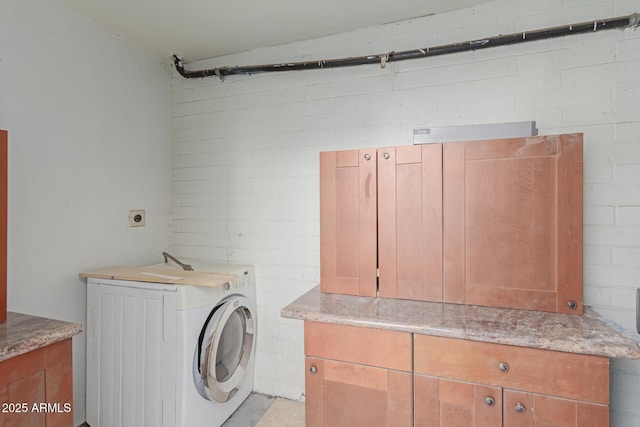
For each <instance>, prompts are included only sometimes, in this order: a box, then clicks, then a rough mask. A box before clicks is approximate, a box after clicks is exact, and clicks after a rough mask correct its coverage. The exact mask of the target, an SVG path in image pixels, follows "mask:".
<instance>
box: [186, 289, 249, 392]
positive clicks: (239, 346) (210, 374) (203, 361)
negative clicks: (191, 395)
mask: <svg viewBox="0 0 640 427" xmlns="http://www.w3.org/2000/svg"><path fill="white" fill-rule="evenodd" d="M251 307H252V305H251V304H250V303H249V300H248V299H247V298H246V297H243V296H239V295H234V296H230V297H228V298H226V299H224V300H223V301H221V302H220V303H219V304H218V305H217V306H216V307H215V308H214V309H213V310H211V313H210V314H209V317H208V318H207V321H206V322H205V324H204V326H203V327H202V331H201V332H200V337H199V339H198V343H197V344H196V349H195V352H194V355H193V380H194V382H195V384H196V388H197V389H198V392H199V393H200V395H201V396H202V397H204V398H205V399H208V400H212V401H216V402H220V403H224V402H226V401H228V400H229V399H231V398H232V397H233V395H234V394H235V393H236V391H237V390H238V387H239V386H240V384H241V383H242V380H243V379H244V375H245V373H246V370H247V365H248V364H249V361H250V359H251V356H252V353H253V351H254V342H255V330H256V325H255V315H254V313H253V309H252V308H251Z"/></svg>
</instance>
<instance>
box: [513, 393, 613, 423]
mask: <svg viewBox="0 0 640 427" xmlns="http://www.w3.org/2000/svg"><path fill="white" fill-rule="evenodd" d="M504 426H505V427H608V426H609V407H608V406H607V405H598V404H595V403H586V402H578V401H575V400H566V399H559V398H556V397H551V396H543V395H539V394H531V393H524V392H520V391H513V390H504Z"/></svg>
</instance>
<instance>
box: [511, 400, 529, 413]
mask: <svg viewBox="0 0 640 427" xmlns="http://www.w3.org/2000/svg"><path fill="white" fill-rule="evenodd" d="M513 409H514V410H515V411H516V412H520V413H522V412H524V411H526V408H525V407H524V406H523V405H522V403H520V402H518V403H516V406H514V407H513Z"/></svg>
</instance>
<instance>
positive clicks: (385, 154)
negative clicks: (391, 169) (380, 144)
mask: <svg viewBox="0 0 640 427" xmlns="http://www.w3.org/2000/svg"><path fill="white" fill-rule="evenodd" d="M382 157H384V158H385V159H388V158H389V157H391V154H389V153H387V152H386V151H385V152H384V154H383V155H382Z"/></svg>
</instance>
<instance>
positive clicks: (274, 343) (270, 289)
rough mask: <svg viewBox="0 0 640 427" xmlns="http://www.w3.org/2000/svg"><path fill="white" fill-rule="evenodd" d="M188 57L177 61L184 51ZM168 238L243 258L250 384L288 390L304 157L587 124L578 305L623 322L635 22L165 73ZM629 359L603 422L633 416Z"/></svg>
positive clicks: (472, 24)
mask: <svg viewBox="0 0 640 427" xmlns="http://www.w3.org/2000/svg"><path fill="white" fill-rule="evenodd" d="M637 9H638V4H637V2H635V1H631V0H619V1H614V0H562V1H538V2H529V1H524V0H512V1H506V0H505V1H496V2H492V3H488V4H485V5H482V6H479V7H476V8H470V9H465V10H462V11H458V12H452V13H447V14H443V15H437V16H431V17H424V18H420V19H415V20H410V21H405V22H400V23H394V24H389V25H385V26H381V27H375V28H369V29H364V30H357V31H353V32H349V33H345V34H340V35H336V36H332V37H326V38H321V39H314V40H308V41H305V42H300V43H294V44H289V45H286V46H279V47H272V48H265V49H259V50H255V51H252V52H247V53H244V54H239V55H234V56H228V57H223V58H216V59H212V60H207V61H201V62H199V63H193V64H188V66H187V68H189V69H201V68H211V67H214V66H233V65H256V64H269V63H278V62H287V61H302V60H318V59H332V58H339V57H348V56H360V55H366V54H378V53H383V52H389V51H394V50H395V51H400V50H406V49H415V48H422V47H429V46H435V45H439V44H447V43H453V42H461V41H465V40H474V39H481V38H484V37H488V36H492V35H497V34H506V33H512V32H519V31H526V30H534V29H539V28H543V27H549V26H555V25H562V24H570V23H578V22H583V21H591V20H595V19H603V18H609V17H614V16H619V15H626V14H628V13H632V12H638V11H640V10H637ZM185 59H186V60H187V61H188V58H185ZM172 88H173V89H172V103H173V122H172V126H173V134H172V141H173V211H172V218H173V219H172V243H173V247H174V248H175V250H176V251H177V252H178V253H179V254H180V255H182V256H189V257H203V258H218V259H225V260H229V261H231V262H247V263H252V264H255V266H256V274H257V281H258V310H259V332H258V336H259V341H258V358H257V369H256V371H257V378H256V381H257V382H256V387H257V389H258V390H259V391H262V392H266V393H271V394H276V395H280V396H286V397H289V398H294V399H298V398H301V396H302V394H303V392H304V377H303V375H304V368H303V341H302V322H300V321H293V320H289V319H281V318H280V314H279V313H280V310H281V309H282V307H284V306H285V305H287V304H288V303H290V302H291V301H292V300H293V299H295V298H296V297H298V296H299V295H301V294H302V293H304V292H306V291H307V290H308V289H310V288H311V287H313V286H315V285H316V284H317V283H318V280H319V230H318V223H319V215H318V153H319V152H320V151H324V150H338V149H354V148H362V147H380V146H389V145H410V144H411V143H412V131H413V129H414V128H420V127H429V126H442V125H457V124H477V123H494V122H508V121H520V120H536V121H537V125H538V128H539V131H540V134H556V133H568V132H583V133H584V141H585V146H584V158H585V168H584V205H585V207H584V244H585V251H584V253H585V255H584V264H585V265H584V280H585V303H587V304H588V305H592V306H593V307H595V308H596V309H597V310H598V311H599V312H600V313H602V314H604V315H605V316H606V317H608V318H609V319H611V320H612V321H615V322H617V323H618V324H620V325H621V326H622V327H624V328H627V329H630V330H631V329H634V325H635V323H634V322H635V320H634V319H635V318H634V312H635V306H634V298H633V295H634V292H635V288H637V287H638V286H640V31H638V30H635V31H632V30H626V31H622V30H611V31H603V32H598V33H594V34H587V35H579V36H571V37H566V38H562V39H555V40H549V41H540V42H535V43H528V44H522V45H518V46H510V47H501V48H495V49H488V50H485V51H477V52H475V53H461V54H455V55H449V56H443V57H438V58H431V59H425V60H414V61H407V62H401V63H391V64H387V66H386V68H384V69H382V68H381V67H379V66H361V67H354V68H348V69H336V70H319V71H303V72H286V73H281V74H263V75H254V76H235V77H228V78H226V80H225V81H220V80H218V79H217V78H206V79H196V80H186V79H183V78H182V77H180V76H178V75H177V74H175V76H174V78H173V83H172ZM638 401H640V362H637V361H613V364H612V404H611V407H612V416H611V418H612V425H613V426H618V427H621V426H635V427H637V426H640V406H638V404H637V402H638Z"/></svg>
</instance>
